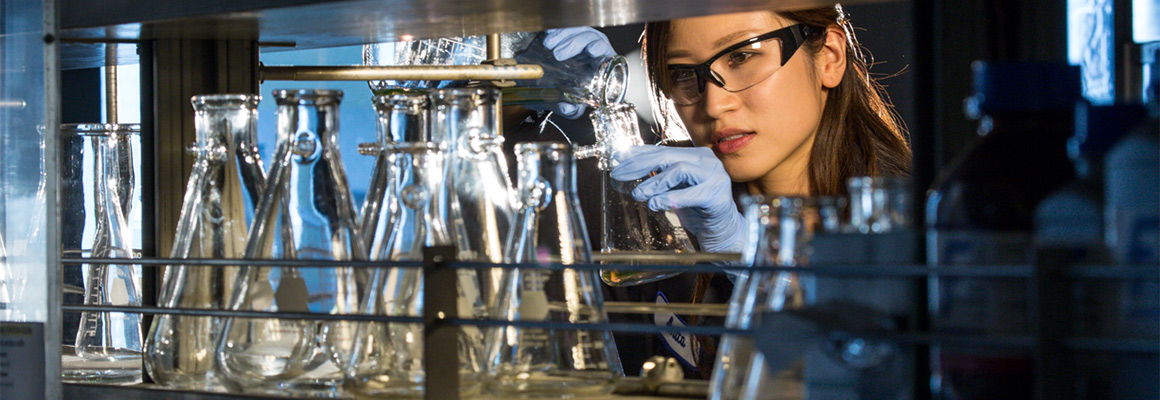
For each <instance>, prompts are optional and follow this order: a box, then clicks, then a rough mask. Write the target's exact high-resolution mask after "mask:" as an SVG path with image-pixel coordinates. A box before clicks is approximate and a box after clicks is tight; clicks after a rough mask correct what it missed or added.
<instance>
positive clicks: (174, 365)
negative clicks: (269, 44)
mask: <svg viewBox="0 0 1160 400" xmlns="http://www.w3.org/2000/svg"><path fill="white" fill-rule="evenodd" d="M259 100H260V97H258V96H254V95H243V94H234V95H206V96H194V97H193V100H192V102H193V108H194V118H195V120H194V124H195V128H196V132H197V143H196V144H195V145H194V148H193V151H194V152H195V153H196V159H195V160H194V163H193V172H192V173H191V174H190V177H189V183H188V184H187V185H186V189H185V200H184V202H183V204H182V206H181V219H180V220H179V221H178V224H177V234H176V237H175V238H174V245H173V250H172V252H171V253H170V257H171V258H176V259H187V258H195V259H197V258H242V257H243V256H244V253H243V250H244V247H245V243H246V231H247V228H248V227H249V225H250V221H251V219H252V218H253V214H254V208H255V207H256V203H257V201H258V199H260V198H261V192H262V187H263V186H264V185H265V183H266V175H265V171H264V170H263V169H262V164H261V160H260V159H259V156H258V153H257V118H258V109H257V107H258V101H259ZM237 272H238V271H237V268H218V267H209V268H207V267H201V266H193V267H190V266H183V265H175V266H169V267H167V268H166V272H165V276H164V279H163V283H162V289H161V293H160V296H159V298H158V304H159V306H161V307H170V308H173V307H177V308H202V309H211V310H220V309H222V308H223V307H224V305H225V302H226V301H228V298H227V297H226V296H228V295H229V293H230V291H231V290H232V288H233V285H234V283H235V281H236V279H237ZM219 323H220V320H219V319H218V318H215V317H196V316H176V315H169V314H160V315H157V316H155V317H154V318H153V325H152V327H150V329H149V336H148V337H147V338H146V341H145V368H146V370H147V371H148V372H149V376H151V377H152V378H153V381H154V382H157V383H158V384H161V385H164V386H168V387H174V388H181V389H192V390H213V389H216V388H218V387H219V383H218V382H217V377H216V376H215V369H216V368H215V360H216V357H215V354H216V350H217V349H216V347H215V343H216V337H215V335H216V333H217V332H218V329H219V327H218V325H219Z"/></svg>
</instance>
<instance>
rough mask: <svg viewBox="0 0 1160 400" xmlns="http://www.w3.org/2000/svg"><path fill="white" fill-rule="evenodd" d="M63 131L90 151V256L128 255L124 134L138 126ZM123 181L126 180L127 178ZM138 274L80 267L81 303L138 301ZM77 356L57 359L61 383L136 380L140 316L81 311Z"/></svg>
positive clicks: (128, 267) (125, 267) (129, 269)
mask: <svg viewBox="0 0 1160 400" xmlns="http://www.w3.org/2000/svg"><path fill="white" fill-rule="evenodd" d="M61 131H62V132H63V133H64V134H66V135H76V137H84V138H86V139H87V140H88V141H89V143H90V144H91V146H92V151H93V155H94V158H93V170H94V172H93V205H94V210H95V215H94V218H93V219H94V221H95V233H94V236H93V238H94V240H93V246H92V250H91V251H90V253H89V256H90V257H92V258H125V259H129V258H133V256H134V254H133V250H132V247H131V244H130V241H129V224H128V222H126V219H125V214H126V210H127V209H128V204H129V203H128V200H126V199H125V197H128V196H131V193H130V192H131V190H132V187H133V183H132V175H131V174H129V175H126V174H124V173H123V172H124V171H125V170H126V169H127V170H130V171H131V170H132V165H133V161H132V153H131V152H130V148H129V144H128V136H129V135H131V134H134V133H137V132H140V127H139V126H137V125H116V124H106V125H102V124H81V125H65V126H62V127H61ZM126 181H128V182H126ZM140 282H141V278H140V276H139V273H138V270H137V268H135V267H134V265H133V264H132V263H130V262H128V261H126V263H125V264H88V265H85V295H84V302H85V304H86V305H115V306H140V305H141V289H140V287H141V283H140ZM75 350H76V356H77V357H78V358H79V360H76V361H73V360H70V361H69V362H64V363H62V366H61V369H62V372H63V373H62V379H64V380H65V381H73V382H76V381H81V382H103V383H136V382H140V381H141V315H140V314H131V313H117V312H108V313H104V312H83V313H81V320H80V328H79V329H78V330H77V337H76V345H75Z"/></svg>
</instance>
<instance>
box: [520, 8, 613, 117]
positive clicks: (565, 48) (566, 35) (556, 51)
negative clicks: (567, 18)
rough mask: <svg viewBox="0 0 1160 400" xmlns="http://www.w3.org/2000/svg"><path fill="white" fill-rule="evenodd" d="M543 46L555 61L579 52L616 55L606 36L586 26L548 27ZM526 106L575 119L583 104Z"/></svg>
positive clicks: (582, 108)
mask: <svg viewBox="0 0 1160 400" xmlns="http://www.w3.org/2000/svg"><path fill="white" fill-rule="evenodd" d="M545 33H546V35H544V47H546V48H547V49H548V50H551V51H552V56H554V57H556V60H557V61H565V60H568V59H570V58H572V57H576V56H578V55H580V54H581V53H587V56H589V57H593V58H596V57H608V56H614V55H616V51H615V50H613V49H612V43H609V42H608V37H607V36H604V34H603V33H600V31H598V30H596V29H593V28H592V27H588V26H577V27H572V28H561V29H549V30H547V31H545ZM528 108H530V109H533V110H540V111H552V112H554V113H556V114H559V115H560V116H562V117H564V118H567V119H576V118H579V117H580V116H581V115H584V105H583V104H572V103H564V102H560V103H552V104H536V105H529V106H528Z"/></svg>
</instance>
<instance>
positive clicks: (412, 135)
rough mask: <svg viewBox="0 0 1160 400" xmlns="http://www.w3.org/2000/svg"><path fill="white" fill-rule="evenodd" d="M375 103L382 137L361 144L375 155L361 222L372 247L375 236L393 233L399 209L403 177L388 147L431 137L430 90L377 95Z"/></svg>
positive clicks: (364, 235)
mask: <svg viewBox="0 0 1160 400" xmlns="http://www.w3.org/2000/svg"><path fill="white" fill-rule="evenodd" d="M373 102H374V106H375V113H376V115H377V116H378V119H377V121H376V125H375V127H376V130H377V131H378V136H379V140H378V142H377V143H363V144H361V145H360V146H359V153H361V154H364V155H373V156H375V169H374V171H373V172H372V175H371V183H370V185H369V186H368V187H367V195H366V200H364V202H363V207H362V223H361V224H360V225H359V226H360V227H361V229H362V233H363V239H364V240H365V241H366V246H367V248H368V249H369V248H370V247H371V245H372V244H373V242H374V240H375V238H377V237H380V236H381V237H386V236H387V235H389V234H390V232H391V228H392V226H393V225H392V223H391V221H390V218H391V217H392V216H394V215H397V213H398V212H399V204H398V198H396V197H395V196H394V195H395V194H396V190H395V185H396V182H398V179H399V178H398V175H397V170H396V169H395V168H393V167H392V166H391V153H390V152H388V151H387V147H389V146H390V145H391V144H393V143H401V142H412V141H425V140H428V139H429V136H428V134H429V132H430V128H429V123H430V122H429V115H430V112H429V107H428V104H430V102H429V101H428V97H427V93H426V92H422V91H418V92H408V93H396V94H390V95H382V96H375V98H374V99H373Z"/></svg>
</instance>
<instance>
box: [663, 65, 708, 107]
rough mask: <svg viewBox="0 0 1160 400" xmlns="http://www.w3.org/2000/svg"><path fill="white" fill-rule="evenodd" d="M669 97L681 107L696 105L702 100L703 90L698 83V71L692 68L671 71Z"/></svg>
mask: <svg viewBox="0 0 1160 400" xmlns="http://www.w3.org/2000/svg"><path fill="white" fill-rule="evenodd" d="M669 84H670V85H671V88H670V90H669V95H670V96H672V99H673V102H674V103H677V104H681V105H689V104H694V103H696V102H698V101H700V100H701V89H700V87H699V85H698V83H697V71H695V70H693V69H692V68H673V69H669Z"/></svg>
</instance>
